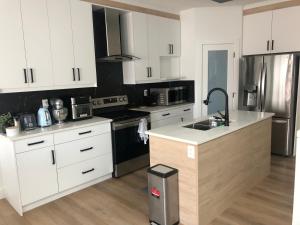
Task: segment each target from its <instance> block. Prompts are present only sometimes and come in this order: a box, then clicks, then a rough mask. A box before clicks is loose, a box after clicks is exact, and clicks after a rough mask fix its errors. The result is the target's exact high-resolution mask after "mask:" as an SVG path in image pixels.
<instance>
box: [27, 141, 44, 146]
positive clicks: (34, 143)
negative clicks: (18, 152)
mask: <svg viewBox="0 0 300 225" xmlns="http://www.w3.org/2000/svg"><path fill="white" fill-rule="evenodd" d="M43 143H45V141H38V142H33V143H28V144H27V145H28V146H32V145H39V144H43Z"/></svg>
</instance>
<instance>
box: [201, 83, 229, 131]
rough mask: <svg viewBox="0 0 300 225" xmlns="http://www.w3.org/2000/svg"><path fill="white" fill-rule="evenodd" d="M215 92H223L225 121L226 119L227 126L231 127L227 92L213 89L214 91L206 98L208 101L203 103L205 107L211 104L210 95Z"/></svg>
mask: <svg viewBox="0 0 300 225" xmlns="http://www.w3.org/2000/svg"><path fill="white" fill-rule="evenodd" d="M215 91H220V92H222V93H223V94H224V95H225V116H224V119H225V126H229V111H228V94H227V92H226V91H225V90H224V89H223V88H213V89H211V90H210V91H209V92H208V94H207V98H206V100H204V101H203V103H204V104H205V105H208V104H209V98H210V95H211V94H212V93H213V92H215Z"/></svg>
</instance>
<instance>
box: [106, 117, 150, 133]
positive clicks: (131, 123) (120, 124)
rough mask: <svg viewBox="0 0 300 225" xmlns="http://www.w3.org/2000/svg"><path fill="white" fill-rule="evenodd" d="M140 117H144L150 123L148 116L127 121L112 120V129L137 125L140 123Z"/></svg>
mask: <svg viewBox="0 0 300 225" xmlns="http://www.w3.org/2000/svg"><path fill="white" fill-rule="evenodd" d="M142 118H146V119H147V122H148V124H149V123H150V118H148V117H141V118H139V119H135V120H131V121H127V122H113V123H112V130H121V129H125V128H129V127H135V126H138V125H139V123H140V120H141V119H142Z"/></svg>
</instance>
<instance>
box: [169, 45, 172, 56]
mask: <svg viewBox="0 0 300 225" xmlns="http://www.w3.org/2000/svg"><path fill="white" fill-rule="evenodd" d="M171 54H172V45H171V44H169V55H171Z"/></svg>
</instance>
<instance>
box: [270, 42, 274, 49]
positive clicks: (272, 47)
mask: <svg viewBox="0 0 300 225" xmlns="http://www.w3.org/2000/svg"><path fill="white" fill-rule="evenodd" d="M271 49H272V50H274V40H272V46H271Z"/></svg>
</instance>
